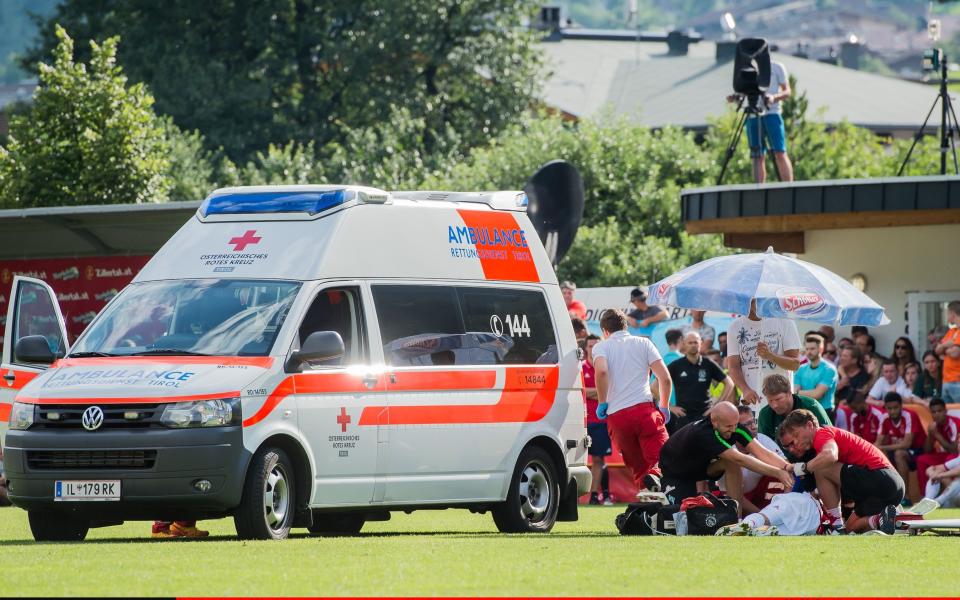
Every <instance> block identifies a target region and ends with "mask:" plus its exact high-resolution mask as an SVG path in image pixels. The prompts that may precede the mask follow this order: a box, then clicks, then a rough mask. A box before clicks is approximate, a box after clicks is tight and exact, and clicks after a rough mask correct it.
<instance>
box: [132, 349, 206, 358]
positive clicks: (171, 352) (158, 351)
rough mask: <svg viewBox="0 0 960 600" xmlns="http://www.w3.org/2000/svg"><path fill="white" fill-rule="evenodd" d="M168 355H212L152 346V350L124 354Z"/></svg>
mask: <svg viewBox="0 0 960 600" xmlns="http://www.w3.org/2000/svg"><path fill="white" fill-rule="evenodd" d="M151 354H152V355H168V356H213V355H212V354H204V353H203V352H193V351H192V350H180V349H179V348H154V349H153V350H144V351H143V352H131V353H130V354H125V355H124V356H148V355H151Z"/></svg>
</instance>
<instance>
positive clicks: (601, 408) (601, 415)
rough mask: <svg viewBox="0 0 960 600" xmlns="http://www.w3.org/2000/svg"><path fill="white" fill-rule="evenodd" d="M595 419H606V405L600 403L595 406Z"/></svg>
mask: <svg viewBox="0 0 960 600" xmlns="http://www.w3.org/2000/svg"><path fill="white" fill-rule="evenodd" d="M597 418H598V419H606V418H607V403H606V402H601V403H600V404H598V405H597Z"/></svg>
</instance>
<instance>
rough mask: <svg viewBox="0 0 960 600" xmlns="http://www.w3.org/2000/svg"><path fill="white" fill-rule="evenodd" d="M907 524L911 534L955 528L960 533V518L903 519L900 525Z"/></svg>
mask: <svg viewBox="0 0 960 600" xmlns="http://www.w3.org/2000/svg"><path fill="white" fill-rule="evenodd" d="M903 525H906V527H907V529H908V530H909V531H910V534H911V535H916V534H918V533H920V532H923V531H942V530H954V531H955V532H957V533H960V519H911V520H909V521H901V522H900V526H903Z"/></svg>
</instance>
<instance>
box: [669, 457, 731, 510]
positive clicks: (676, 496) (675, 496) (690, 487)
mask: <svg viewBox="0 0 960 600" xmlns="http://www.w3.org/2000/svg"><path fill="white" fill-rule="evenodd" d="M711 464H712V463H711ZM721 476H722V474H721V475H716V476H710V475H708V474H707V472H706V470H704V471H703V472H702V473H700V474H699V475H694V476H692V477H691V476H686V477H671V476H669V475H667V474H666V473H664V475H663V477H661V478H660V487H661V489H663V493H664V494H666V496H667V502H668V503H670V504H680V503H681V502H683V501H684V500H686V499H687V498H692V497H694V496H697V495H699V494H700V492H698V491H697V482H699V481H709V482H714V481H716V480H718V479H720V477H721Z"/></svg>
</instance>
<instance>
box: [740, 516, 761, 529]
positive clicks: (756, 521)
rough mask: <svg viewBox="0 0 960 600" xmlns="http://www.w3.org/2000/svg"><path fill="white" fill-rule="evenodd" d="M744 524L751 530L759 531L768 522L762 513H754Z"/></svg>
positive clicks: (746, 517) (747, 517)
mask: <svg viewBox="0 0 960 600" xmlns="http://www.w3.org/2000/svg"><path fill="white" fill-rule="evenodd" d="M743 522H744V523H746V524H747V525H749V526H750V529H757V528H758V527H763V526H764V525H766V520H765V519H764V518H763V515H761V514H760V513H753V514H752V515H747V516H745V517H744V518H743Z"/></svg>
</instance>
